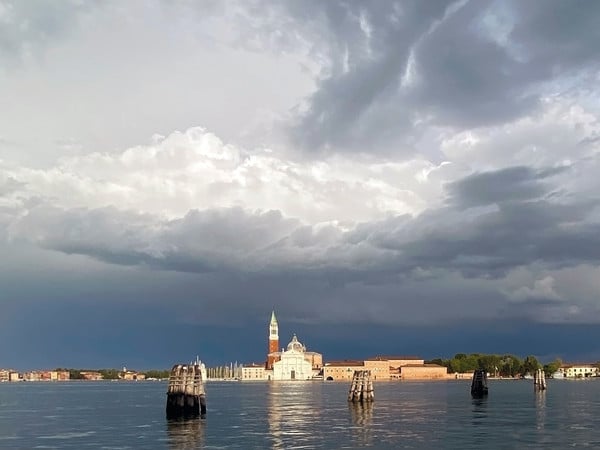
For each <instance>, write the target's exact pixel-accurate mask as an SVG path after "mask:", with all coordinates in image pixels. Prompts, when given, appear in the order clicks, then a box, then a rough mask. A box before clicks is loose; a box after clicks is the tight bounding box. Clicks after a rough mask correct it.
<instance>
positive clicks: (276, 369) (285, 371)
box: [265, 311, 323, 380]
mask: <svg viewBox="0 0 600 450" xmlns="http://www.w3.org/2000/svg"><path fill="white" fill-rule="evenodd" d="M322 369H323V355H322V354H320V353H317V352H309V351H307V350H306V346H304V345H303V344H302V343H301V342H300V341H299V340H298V337H297V336H296V335H295V334H294V335H293V337H292V340H291V341H290V343H289V344H288V345H287V347H286V348H282V349H281V350H279V325H278V324H277V318H276V317H275V311H273V312H272V313H271V321H270V323H269V353H268V355H267V361H266V363H265V379H267V380H311V379H313V378H316V377H318V376H319V375H320V374H321V371H322Z"/></svg>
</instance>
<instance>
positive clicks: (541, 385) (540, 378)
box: [533, 369, 547, 391]
mask: <svg viewBox="0 0 600 450" xmlns="http://www.w3.org/2000/svg"><path fill="white" fill-rule="evenodd" d="M533 389H535V390H536V391H545V390H546V389H547V387H546V377H545V376H544V371H543V370H542V369H538V370H536V371H535V372H534V373H533Z"/></svg>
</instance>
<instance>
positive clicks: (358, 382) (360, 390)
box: [348, 370, 375, 403]
mask: <svg viewBox="0 0 600 450" xmlns="http://www.w3.org/2000/svg"><path fill="white" fill-rule="evenodd" d="M373 400H375V394H374V392H373V381H372V380H371V371H370V370H355V371H354V375H353V376H352V384H351V385H350V391H349V392H348V401H349V402H361V403H363V402H372V401H373Z"/></svg>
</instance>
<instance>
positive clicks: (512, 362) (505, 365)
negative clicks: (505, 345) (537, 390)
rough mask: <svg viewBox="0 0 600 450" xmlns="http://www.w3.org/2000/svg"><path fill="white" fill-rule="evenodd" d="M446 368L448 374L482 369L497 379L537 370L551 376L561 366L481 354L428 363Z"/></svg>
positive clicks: (512, 357)
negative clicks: (541, 370)
mask: <svg viewBox="0 0 600 450" xmlns="http://www.w3.org/2000/svg"><path fill="white" fill-rule="evenodd" d="M428 362H429V363H432V364H439V365H441V366H445V367H447V368H448V372H450V373H456V372H458V373H464V372H470V371H473V370H476V369H483V370H485V371H486V372H487V373H489V374H491V375H493V376H497V377H516V376H519V375H520V376H523V375H527V374H533V373H534V372H535V371H536V370H537V369H543V370H544V373H545V374H546V376H550V375H552V374H553V373H554V372H556V371H557V370H558V369H559V368H560V366H561V365H562V361H561V360H560V359H559V358H557V359H555V360H554V361H552V362H549V363H547V364H541V363H540V362H539V361H538V360H537V358H536V357H535V356H532V355H530V356H527V357H525V358H523V359H521V358H519V357H518V356H515V355H509V354H505V355H494V354H483V353H471V354H466V353H457V354H456V355H454V357H452V358H450V359H441V358H436V359H432V360H431V361H428Z"/></svg>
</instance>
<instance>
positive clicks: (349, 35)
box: [271, 1, 600, 152]
mask: <svg viewBox="0 0 600 450" xmlns="http://www.w3.org/2000/svg"><path fill="white" fill-rule="evenodd" d="M286 6H287V8H288V11H287V14H288V17H283V16H282V17H280V18H279V23H281V24H285V27H282V28H281V29H280V32H281V33H283V34H284V35H285V34H286V33H288V34H290V35H293V34H294V33H302V34H303V35H304V37H305V39H306V40H308V41H309V42H311V43H312V45H313V48H316V49H318V50H319V51H320V52H322V54H323V55H325V58H326V60H327V61H328V62H329V69H328V70H327V71H325V73H324V74H323V77H322V78H321V79H320V80H319V81H318V84H317V89H316V91H315V92H314V94H313V95H312V96H311V97H310V98H308V99H307V100H308V103H307V108H306V109H304V110H302V112H300V113H299V115H298V116H297V118H296V119H297V120H296V122H295V124H294V126H293V129H292V136H293V137H294V139H296V141H297V142H298V143H300V144H302V145H303V146H304V147H305V148H307V149H312V150H315V149H319V148H330V147H332V148H334V149H338V150H341V149H344V150H348V149H350V150H351V149H358V150H361V151H376V150H377V149H378V148H380V147H382V145H383V147H382V148H388V149H394V151H395V152H397V151H398V146H397V145H394V142H396V143H397V142H398V139H399V138H402V139H403V142H405V143H410V139H411V136H412V137H414V135H415V134H418V133H420V130H421V128H422V127H423V126H424V124H428V125H441V126H448V125H449V126H459V127H464V126H467V127H478V126H484V125H494V124H498V123H503V122H506V121H510V120H513V119H515V118H518V117H521V116H523V115H525V114H528V113H530V112H532V111H533V109H534V108H536V107H537V105H538V103H539V99H540V97H541V96H542V95H544V92H546V91H545V90H544V89H545V88H544V83H546V82H560V81H561V77H569V76H573V75H577V76H578V77H582V76H583V75H585V74H591V73H593V72H594V71H595V70H597V69H598V66H599V60H598V57H597V56H598V50H597V42H599V41H600V35H599V31H598V27H597V26H596V24H597V22H598V19H599V18H600V6H599V5H598V3H597V2H594V1H583V2H579V3H577V5H573V4H571V3H569V2H564V1H556V2H551V3H550V4H548V3H543V2H516V1H515V2H504V3H501V2H406V1H404V2H393V1H387V2H371V3H365V2H318V3H316V4H315V3H310V2H301V3H298V2H288V3H286ZM282 14H285V12H283V13H282ZM272 22H277V19H272ZM271 25H272V26H273V24H272V23H271ZM585 87H586V86H585V85H580V86H579V88H585ZM559 90H560V89H559ZM404 147H407V146H404ZM408 148H410V146H408Z"/></svg>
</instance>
